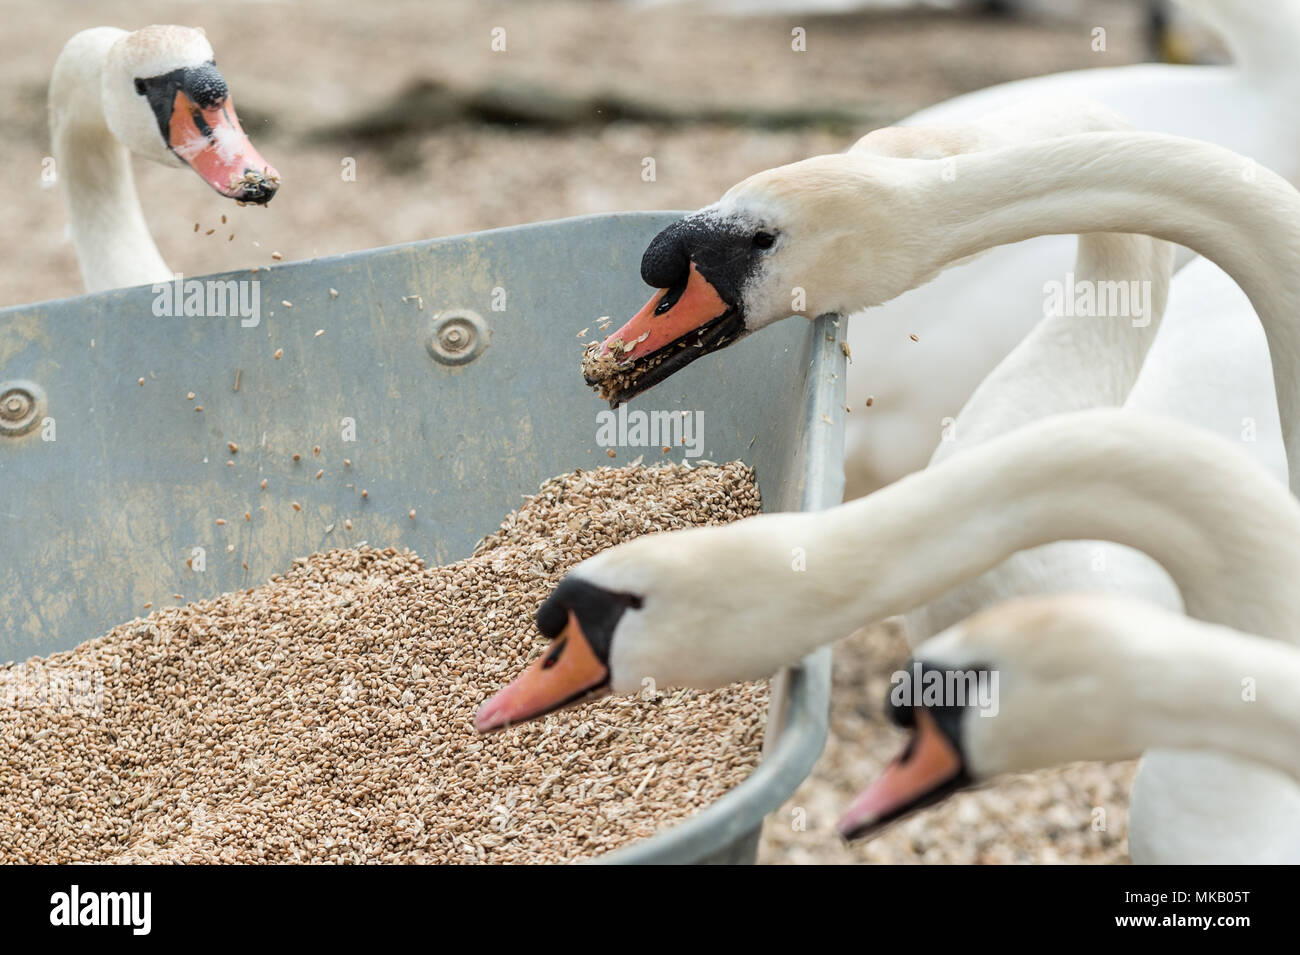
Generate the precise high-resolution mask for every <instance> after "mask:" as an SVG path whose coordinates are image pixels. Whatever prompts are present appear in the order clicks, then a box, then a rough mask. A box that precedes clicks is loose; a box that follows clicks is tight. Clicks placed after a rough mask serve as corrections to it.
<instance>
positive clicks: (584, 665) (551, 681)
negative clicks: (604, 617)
mask: <svg viewBox="0 0 1300 955" xmlns="http://www.w3.org/2000/svg"><path fill="white" fill-rule="evenodd" d="M608 689H609V668H608V667H606V666H605V664H603V663H602V662H601V661H600V658H599V657H598V656H597V655H596V652H595V651H594V650H592V648H591V644H590V643H588V642H587V638H586V637H585V636H583V633H582V627H581V626H579V624H578V618H577V616H576V615H575V614H574V612H573V611H572V610H570V611H569V622H568V623H567V624H566V625H565V627H564V629H563V630H561V631H560V633H559V635H558V636H557V637H556V638H555V639H553V640H552V641H551V643H550V645H549V646H548V647H547V648H546V652H545V653H543V654H542V655H541V656H540V657H538V658H537V659H536V660H534V661H533V663H532V665H531V666H530V667H529V668H528V669H527V670H525V671H524V672H523V673H522V674H520V675H519V676H518V677H516V678H515V680H514V682H512V683H510V684H509V685H508V686H506V687H505V689H503V690H501V691H500V692H499V693H497V694H496V695H495V696H493V697H492V698H491V699H489V700H488V701H487V702H486V703H484V704H483V705H482V706H481V707H479V711H478V715H477V716H475V717H474V728H475V729H476V730H478V731H479V732H480V733H487V732H489V731H491V730H495V729H500V728H501V727H503V726H507V725H509V724H510V723H521V722H524V721H525V720H531V719H535V718H536V717H538V716H543V715H545V714H547V713H550V712H552V711H553V710H558V709H561V708H562V707H565V706H569V705H571V704H573V703H580V702H583V701H584V700H587V699H589V698H594V697H596V696H603V695H604V694H605V692H607V691H608Z"/></svg>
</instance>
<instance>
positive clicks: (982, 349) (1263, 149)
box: [610, 0, 1300, 497]
mask: <svg viewBox="0 0 1300 955" xmlns="http://www.w3.org/2000/svg"><path fill="white" fill-rule="evenodd" d="M1184 5H1185V6H1187V7H1189V8H1190V9H1191V10H1192V11H1194V12H1196V13H1198V14H1199V15H1200V16H1202V18H1204V19H1207V20H1209V21H1211V22H1212V23H1213V24H1214V25H1215V26H1216V27H1217V28H1218V29H1219V30H1220V31H1221V32H1222V33H1223V35H1224V36H1225V38H1226V39H1227V41H1228V43H1229V45H1230V47H1231V48H1232V50H1233V53H1234V57H1235V60H1236V65H1235V66H1233V67H1185V66H1167V65H1158V64H1146V65H1140V66H1129V67H1119V68H1110V69H1094V70H1080V71H1075V72H1071V73H1063V74H1057V75H1053V76H1046V77H1035V78H1032V79H1028V80H1022V81H1018V82H1015V83H1008V84H1004V85H1002V86H996V87H992V88H990V89H987V90H981V91H978V92H976V93H971V94H968V95H966V96H962V97H957V98H956V99H953V100H950V101H948V102H946V103H941V104H939V105H937V106H934V107H931V108H929V109H927V110H923V111H922V112H920V113H917V114H915V115H913V116H911V117H909V118H908V119H906V120H904V121H903V123H904V124H907V125H912V124H918V125H933V124H944V125H951V124H964V123H969V122H971V121H973V120H977V119H979V118H981V117H983V116H985V115H986V114H988V113H989V112H992V111H994V110H998V109H1003V108H1006V107H1008V106H1011V105H1014V104H1016V103H1018V102H1020V101H1023V100H1025V99H1028V98H1034V99H1040V100H1041V99H1057V100H1061V101H1063V102H1064V101H1067V100H1069V99H1072V98H1075V97H1079V96H1086V97H1089V98H1092V99H1096V100H1099V101H1101V102H1102V103H1104V104H1106V105H1107V106H1109V107H1110V108H1112V109H1115V110H1117V111H1118V112H1120V113H1122V114H1124V115H1125V116H1127V117H1128V118H1129V119H1130V120H1132V121H1133V122H1134V124H1135V125H1136V126H1138V127H1139V128H1143V129H1150V130H1155V131H1162V132H1169V133H1174V134H1178V135H1182V136H1190V137H1194V138H1199V139H1205V140H1211V141H1214V142H1216V143H1221V144H1223V145H1225V146H1228V147H1229V148H1232V149H1234V150H1236V151H1237V152H1239V153H1242V154H1244V156H1246V157H1250V160H1249V162H1254V163H1259V164H1261V165H1263V166H1266V167H1268V168H1270V169H1275V170H1277V171H1278V172H1280V173H1281V174H1282V175H1283V176H1285V177H1287V178H1290V179H1296V178H1300V162H1298V161H1297V159H1296V157H1297V156H1300V125H1297V124H1295V123H1292V122H1290V118H1291V117H1292V116H1293V115H1294V112H1295V110H1294V105H1293V104H1294V102H1295V101H1296V97H1297V95H1300V73H1297V72H1296V71H1295V70H1294V68H1293V65H1292V64H1293V51H1294V49H1295V48H1296V46H1297V45H1298V44H1300V0H1263V2H1260V3H1252V4H1240V3H1236V2H1234V0H1184ZM872 140H873V137H872V136H867V137H865V138H864V139H863V140H862V141H861V142H860V143H859V144H858V145H857V146H856V147H855V151H857V152H864V151H871V150H873V149H875V148H877V147H876V146H875V145H874V144H873V142H872ZM886 151H888V150H886ZM958 151H967V150H958ZM1241 165H1242V169H1243V172H1248V170H1249V168H1250V167H1249V165H1248V160H1246V159H1242V160H1241ZM940 171H941V170H935V173H936V174H935V176H934V186H935V187H936V188H935V189H934V190H933V192H934V194H935V198H936V199H938V198H939V194H940V193H941V192H942V190H941V189H939V188H938V187H939V186H940V184H941V180H940V179H939V175H938V173H939V172H940ZM920 185H921V184H920V183H918V184H917V188H919V187H920ZM1000 187H1001V188H1002V189H1005V190H1008V191H1009V192H1012V193H1013V192H1014V187H1015V184H1014V182H1011V181H1008V182H1005V183H1002V184H1000ZM733 191H734V190H733ZM727 207H728V204H727V203H726V202H725V201H724V202H722V203H719V204H716V205H715V206H714V207H711V208H712V209H713V210H716V211H719V212H724V213H727V212H731V211H735V212H740V213H743V212H744V211H746V210H729V209H728V208H727ZM893 209H894V211H896V212H898V213H899V214H902V215H907V214H910V210H908V209H907V208H906V207H902V206H894V207H893ZM705 211H706V212H707V211H709V210H705ZM927 211H928V210H927ZM918 224H919V225H920V226H921V228H920V231H919V233H918V236H919V237H922V238H928V237H929V235H930V232H929V228H928V227H927V225H929V226H930V227H932V226H933V224H934V223H932V224H926V223H917V222H915V221H909V220H905V221H903V222H900V223H899V225H900V226H911V227H915V226H917V225H918ZM1047 231H1053V232H1060V233H1072V232H1074V231H1076V230H1075V229H1072V228H1069V227H1068V226H1067V227H1064V228H1059V229H1053V230H1042V232H1039V233H1035V234H1037V235H1042V234H1043V233H1044V232H1047ZM860 238H861V241H863V242H864V243H867V242H869V241H870V237H869V236H867V235H862V236H861V237H860ZM1023 238H1027V236H1024V235H1022V236H1016V237H1014V239H1003V240H1000V241H1002V242H1011V241H1015V240H1016V239H1023ZM994 244H996V243H985V244H983V245H982V246H981V248H983V249H987V248H989V247H990V246H991V245H994ZM851 253H852V249H851V247H849V246H847V245H846V246H845V247H844V248H842V249H836V250H835V258H836V259H837V261H838V262H842V263H843V264H844V266H845V268H848V267H850V265H849V263H850V262H852V261H853V256H852V254H851ZM1073 254H1074V241H1073V239H1072V238H1067V237H1066V236H1064V235H1058V236H1056V237H1052V238H1049V237H1043V238H1037V239H1035V240H1034V241H1033V242H1029V243H1024V244H1018V245H1014V246H1009V247H1006V248H1000V249H995V250H993V251H991V252H989V253H987V254H985V255H984V256H982V257H981V258H980V260H979V261H978V262H973V263H970V264H960V263H954V262H952V261H948V262H944V263H940V264H938V265H936V266H935V274H936V275H937V277H935V276H931V275H927V276H924V277H922V278H921V279H918V281H917V282H912V283H910V285H907V286H904V287H901V288H898V289H896V290H895V291H894V292H893V293H891V295H897V294H898V293H900V292H904V291H906V292H907V294H906V295H902V296H901V297H899V298H897V299H896V300H894V301H892V302H887V303H886V300H887V299H889V298H890V297H891V295H885V296H879V295H877V296H873V297H872V298H871V299H869V300H865V301H849V302H846V305H845V307H848V308H851V309H852V311H853V312H857V311H859V310H860V309H862V308H864V307H866V306H867V305H871V306H872V308H871V310H870V311H869V312H868V313H867V314H864V315H854V317H853V318H852V319H851V320H850V322H849V335H848V338H849V343H850V346H851V347H852V351H853V364H852V365H851V366H850V368H849V380H848V397H849V399H850V407H852V408H853V409H854V413H853V414H852V415H851V416H850V417H849V419H848V423H847V429H848V434H847V438H846V462H845V469H846V475H845V477H846V497H855V496H858V495H859V494H862V493H866V492H867V491H870V490H872V489H874V488H875V487H879V486H881V485H882V484H885V483H888V482H889V481H890V480H893V479H894V478H896V477H898V476H899V475H901V474H904V473H907V472H910V471H913V470H916V469H918V468H920V467H923V466H924V465H925V463H926V461H927V460H928V459H929V457H930V455H931V453H932V452H933V450H934V448H935V446H936V444H937V443H938V441H939V438H940V434H941V429H942V423H943V420H944V419H945V418H951V417H953V416H955V415H956V414H957V412H958V411H959V409H960V408H961V407H962V405H963V403H964V402H965V400H966V399H967V397H969V396H970V394H971V392H972V390H973V389H974V388H975V386H976V384H977V383H978V382H979V381H981V380H982V379H983V378H984V377H985V376H986V374H987V373H988V371H989V370H990V369H991V368H993V366H994V365H995V364H996V363H997V362H998V361H999V360H1001V359H1002V357H1003V356H1005V355H1006V354H1007V352H1008V351H1009V350H1010V349H1011V347H1012V346H1013V345H1014V344H1015V343H1016V342H1018V341H1020V339H1021V338H1022V337H1023V336H1024V334H1025V333H1026V331H1027V330H1028V329H1029V328H1030V327H1031V326H1032V324H1033V323H1034V321H1036V319H1037V318H1038V317H1039V316H1040V315H1041V314H1042V302H1043V292H1042V285H1043V282H1044V281H1045V280H1046V279H1048V278H1058V279H1064V277H1065V275H1066V273H1067V272H1068V271H1070V263H1071V261H1072V258H1073ZM877 256H878V250H875V249H872V248H871V247H870V246H867V247H865V248H864V249H863V250H862V252H861V254H860V256H859V257H858V261H857V262H856V263H854V264H855V265H857V266H858V267H860V268H861V269H862V270H863V271H864V272H868V271H870V270H871V269H874V268H877V267H879V262H878V258H877ZM648 258H649V257H648ZM1184 261H1185V260H1184ZM941 269H947V271H943V272H942V274H937V273H938V272H939V271H940V270H941ZM669 272H670V270H665V269H657V268H655V267H654V264H653V263H652V262H650V261H647V262H645V263H643V268H642V274H643V276H644V277H645V278H646V280H647V282H649V283H650V284H652V285H656V286H660V287H663V286H664V285H672V284H673V281H675V280H676V276H673V281H663V280H666V279H668V277H669ZM920 281H926V282H928V284H925V285H923V286H922V287H920V288H916V287H915V286H916V285H917V284H919V282H920ZM808 284H809V281H808V277H807V276H800V275H795V274H791V275H789V280H788V285H787V287H785V288H783V289H780V290H779V293H780V298H779V299H774V301H773V303H772V305H773V307H774V308H777V309H778V310H781V311H783V312H785V313H786V314H789V313H790V312H791V310H792V309H793V308H795V307H797V306H798V304H799V303H798V297H797V296H794V295H793V291H794V289H795V288H798V287H804V286H806V285H808ZM909 289H910V290H909ZM776 292H777V290H773V294H774V295H775V294H776ZM724 298H725V296H724ZM804 304H805V305H806V308H807V311H806V312H805V314H814V311H813V309H814V306H813V305H812V304H811V303H804ZM715 314H717V313H715ZM710 317H712V316H710ZM693 327H694V326H692V325H691V324H690V323H678V324H675V325H674V324H669V325H666V326H665V328H664V331H665V333H668V332H678V333H681V334H686V333H688V332H690V331H691V330H692V328H693ZM746 330H752V329H751V328H750V327H749V326H748V325H742V324H741V323H738V322H734V321H732V322H723V323H719V324H718V325H717V326H716V327H715V328H714V329H713V333H714V335H713V340H712V341H711V342H710V343H709V344H707V345H706V347H705V350H708V349H709V348H711V347H714V346H715V345H716V342H717V341H734V340H735V339H736V338H737V337H739V335H741V334H743V333H744V332H745V331H746ZM626 332H627V329H621V330H620V332H619V333H617V334H616V336H611V339H610V341H613V339H614V338H615V337H621V338H622V339H623V341H624V342H630V341H632V340H633V339H634V338H636V337H638V336H639V335H640V334H641V332H638V333H637V335H630V334H626ZM912 335H915V336H916V340H915V341H914V340H913V339H912V338H911V336H912ZM645 350H646V349H645V347H644V346H642V352H644V351H645ZM686 357H687V355H686V354H682V355H678V356H676V357H675V358H672V359H667V358H665V359H663V360H661V362H660V367H659V370H658V373H657V374H656V375H654V376H651V377H649V378H647V379H646V380H645V382H644V384H645V386H648V385H649V384H652V383H654V382H655V381H658V380H662V378H663V377H666V375H667V374H671V372H672V371H673V370H675V369H676V368H678V367H680V366H681V365H682V364H684V360H683V359H685V358H686ZM634 393H636V392H635V390H629V391H625V392H624V395H623V397H625V398H626V397H630V396H631V395H632V394H634ZM868 395H871V396H873V397H874V400H873V402H872V406H871V407H870V409H867V408H865V407H864V404H865V401H866V398H867V396H868Z"/></svg>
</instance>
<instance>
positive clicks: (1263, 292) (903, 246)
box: [606, 132, 1300, 487]
mask: <svg viewBox="0 0 1300 955" xmlns="http://www.w3.org/2000/svg"><path fill="white" fill-rule="evenodd" d="M1085 232H1140V233H1145V234H1148V235H1153V236H1157V237H1159V238H1162V239H1166V240H1168V241H1172V242H1178V243H1180V244H1183V245H1186V246H1188V247H1190V248H1192V249H1193V250H1195V251H1197V252H1200V253H1202V254H1204V255H1205V256H1206V257H1207V258H1209V259H1211V260H1213V261H1215V262H1217V263H1218V264H1219V265H1220V266H1222V267H1223V268H1224V269H1225V270H1226V271H1227V272H1228V273H1229V274H1230V275H1231V276H1232V278H1233V279H1234V280H1235V281H1236V283H1237V284H1238V285H1239V286H1241V288H1242V289H1243V290H1244V291H1245V292H1246V293H1247V295H1248V296H1249V298H1250V301H1251V304H1252V306H1253V307H1254V309H1255V311H1256V312H1257V314H1258V316H1259V318H1260V320H1261V321H1262V323H1263V325H1264V330H1265V332H1266V334H1267V338H1268V343H1269V352H1270V355H1271V356H1272V361H1273V365H1274V367H1275V369H1277V374H1276V376H1275V378H1276V381H1275V385H1276V389H1277V405H1278V409H1279V414H1280V418H1281V422H1282V428H1283V436H1284V440H1285V445H1286V449H1287V454H1288V457H1294V456H1295V455H1296V454H1297V453H1300V375H1297V374H1295V370H1296V366H1297V358H1300V328H1298V327H1297V320H1296V316H1297V315H1298V314H1300V269H1298V268H1297V265H1296V263H1297V260H1298V257H1300V194H1297V193H1296V191H1295V189H1294V188H1292V187H1291V186H1290V185H1289V184H1288V183H1287V182H1286V181H1285V180H1283V179H1281V178H1280V177H1278V176H1277V175H1275V174H1273V173H1272V172H1270V171H1268V170H1266V169H1264V168H1262V167H1258V166H1256V165H1254V164H1253V163H1251V162H1250V161H1249V160H1247V159H1245V158H1244V157H1242V156H1239V155H1237V154H1235V153H1233V152H1230V151H1228V150H1225V149H1222V148H1220V147H1217V146H1213V145H1210V144H1208V143H1201V142H1196V141H1193V140H1184V139H1179V138H1177V137H1172V136H1166V135H1162V134H1155V133H1116V132H1109V133H1108V132H1098V133H1081V134H1078V135H1071V136H1061V137H1057V138H1052V139H1046V140H1042V141H1038V142H1031V143H1027V144H1023V145H1017V146H1010V147H1006V148H1002V149H992V150H985V151H977V152H972V153H966V154H961V155H955V156H950V157H948V158H945V159H941V160H927V159H900V158H894V157H887V156H878V155H871V154H866V153H861V152H850V153H846V154H842V155H837V156H819V157H816V158H813V159H807V160H804V161H802V162H798V163H794V164H792V165H790V166H783V167H780V168H777V169H771V170H768V171H766V172H762V173H759V174H757V175H755V176H751V177H750V178H749V179H747V180H745V181H744V182H742V183H740V184H739V185H737V186H734V187H732V188H731V189H730V190H728V192H727V193H726V195H724V196H723V198H722V199H721V200H719V201H718V202H717V203H715V204H714V205H712V206H709V207H706V208H705V209H703V210H701V211H699V212H697V213H694V214H692V215H690V216H687V217H686V218H685V219H682V220H680V221H678V222H677V223H674V224H673V225H672V226H670V227H669V228H667V229H665V230H664V231H663V232H662V233H660V234H659V235H658V236H657V237H656V238H655V240H654V241H653V242H652V243H651V245H650V247H649V248H648V249H647V250H646V253H645V256H644V258H643V261H642V274H643V277H645V279H646V280H647V281H648V282H649V283H650V284H652V285H655V286H658V287H659V288H660V291H659V292H658V293H656V294H655V296H654V297H652V298H651V300H650V302H648V303H647V305H646V306H645V307H644V308H643V309H642V310H641V311H640V312H638V313H637V315H636V316H634V317H633V318H632V319H631V321H629V322H628V323H627V324H626V325H624V326H623V328H622V329H620V330H619V331H618V332H616V333H615V334H614V335H613V336H611V337H610V339H608V340H607V343H606V347H607V348H611V349H612V347H613V346H614V345H615V344H617V343H618V342H620V341H621V342H623V343H624V344H623V346H622V347H621V348H620V357H619V359H618V361H617V363H616V372H617V374H616V377H614V378H611V379H606V384H607V389H606V390H607V393H609V394H611V396H612V397H613V398H615V399H616V400H617V399H621V398H624V397H627V396H628V395H630V394H635V393H637V392H639V391H640V390H644V388H645V387H648V386H649V385H652V384H654V383H656V382H658V381H660V380H662V379H663V378H665V377H667V376H668V375H670V374H672V372H673V371H675V370H676V369H677V368H680V367H681V366H683V365H685V364H687V363H689V362H691V361H693V360H695V359H696V358H698V357H700V356H701V355H703V354H707V353H708V352H710V351H713V350H716V349H717V348H720V347H722V346H723V345H725V344H726V343H728V342H730V341H733V340H735V339H736V338H739V337H742V336H744V335H747V334H750V333H751V332H753V331H756V330H758V329H760V328H763V327H764V326H766V325H769V324H771V323H772V322H775V321H778V320H780V319H782V318H785V317H786V316H787V314H788V313H789V305H790V302H791V295H792V292H797V293H798V294H799V296H800V297H801V298H802V300H803V301H804V302H805V304H806V306H807V314H809V315H816V314H823V313H826V312H838V313H841V314H848V313H852V312H856V311H859V310H861V309H862V308H864V307H868V306H871V305H873V304H877V303H880V302H884V301H888V300H889V299H891V298H893V297H895V296H897V295H899V294H901V293H902V292H904V291H906V290H908V289H910V288H914V287H916V286H918V285H920V284H922V283H924V282H926V281H928V280H929V279H930V278H931V277H933V276H934V275H936V274H938V273H939V272H940V271H941V270H942V269H943V268H945V267H946V266H948V265H950V264H951V263H953V262H956V261H960V260H962V259H965V258H968V257H970V256H972V255H974V254H976V253H978V252H981V251H983V250H985V249H988V248H991V247H993V246H997V245H1002V244H1004V243H1008V242H1016V241H1019V240H1021V239H1024V238H1028V237H1030V236H1035V235H1044V234H1057V233H1085ZM1036 281H1037V282H1038V283H1039V285H1038V288H1039V292H1038V294H1039V295H1040V296H1041V294H1042V285H1041V283H1042V277H1041V276H1039V277H1037V278H1036ZM629 379H630V380H631V381H630V383H628V382H629ZM610 382H612V383H613V385H612V387H609V384H610ZM1297 472H1298V473H1297V474H1296V475H1293V476H1292V478H1291V483H1292V486H1293V487H1295V486H1296V484H1297V481H1298V479H1300V469H1297Z"/></svg>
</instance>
